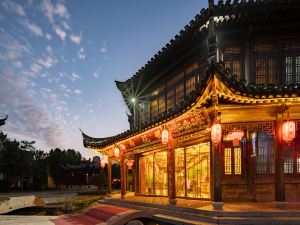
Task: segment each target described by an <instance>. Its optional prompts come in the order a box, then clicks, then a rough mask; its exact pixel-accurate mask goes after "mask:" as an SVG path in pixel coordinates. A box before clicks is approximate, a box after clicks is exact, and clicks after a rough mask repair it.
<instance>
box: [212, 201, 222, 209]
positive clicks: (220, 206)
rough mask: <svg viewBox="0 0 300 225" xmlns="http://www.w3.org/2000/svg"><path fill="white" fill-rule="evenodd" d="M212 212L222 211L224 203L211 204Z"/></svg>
mask: <svg viewBox="0 0 300 225" xmlns="http://www.w3.org/2000/svg"><path fill="white" fill-rule="evenodd" d="M211 205H212V207H213V209H214V210H223V206H224V202H211Z"/></svg>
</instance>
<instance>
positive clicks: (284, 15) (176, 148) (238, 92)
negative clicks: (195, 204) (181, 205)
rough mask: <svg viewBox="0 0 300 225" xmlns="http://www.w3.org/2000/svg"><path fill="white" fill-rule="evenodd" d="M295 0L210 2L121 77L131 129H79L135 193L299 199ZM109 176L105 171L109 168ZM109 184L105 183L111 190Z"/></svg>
mask: <svg viewBox="0 0 300 225" xmlns="http://www.w3.org/2000/svg"><path fill="white" fill-rule="evenodd" d="M299 12H300V1H298V0H287V1H278V0H268V1H266V0H264V1H262V0H256V1H254V0H248V1H246V0H241V1H238V0H234V1H233V2H232V1H230V0H227V1H226V2H225V1H222V0H219V1H218V4H217V5H214V3H213V1H209V8H208V9H202V10H201V11H200V13H199V14H198V15H196V17H195V19H194V20H192V21H191V22H190V23H189V24H188V25H187V26H185V28H184V29H183V30H181V31H180V32H179V34H178V35H176V36H175V37H174V39H172V40H171V41H170V42H169V43H167V44H166V46H165V47H163V48H162V49H161V51H159V52H158V53H157V54H155V55H154V57H153V58H151V59H150V60H149V61H148V62H147V63H146V65H145V66H144V67H142V68H141V69H140V70H139V71H138V72H137V73H136V74H134V75H133V76H132V77H131V78H129V79H128V80H126V81H124V82H120V81H116V85H117V87H118V89H119V90H120V92H121V94H122V96H123V97H124V101H125V102H126V104H127V106H128V108H129V110H130V113H131V115H129V121H130V124H131V126H130V130H128V131H125V132H123V133H121V134H118V135H115V136H112V137H107V138H93V137H89V136H87V135H86V134H84V133H83V143H84V146H85V147H87V148H90V149H93V150H95V151H97V152H100V153H102V154H105V155H107V156H108V157H109V161H108V174H111V173H110V167H111V161H112V160H117V161H119V163H120V165H121V183H122V191H121V195H122V197H125V194H126V190H128V184H127V181H126V180H127V177H128V168H127V166H126V165H127V164H128V162H130V163H132V162H133V168H132V174H133V183H134V184H135V185H134V191H135V194H136V195H150V196H168V197H169V199H170V203H176V198H190V199H209V200H211V201H212V202H213V203H215V204H214V206H215V207H219V206H222V202H223V201H225V202H226V201H236V200H239V201H241V200H245V201H246V200H255V201H258V202H260V201H277V202H285V201H300V191H299V190H300V86H299V83H300V13H299ZM109 176H110V175H109ZM109 191H110V190H109Z"/></svg>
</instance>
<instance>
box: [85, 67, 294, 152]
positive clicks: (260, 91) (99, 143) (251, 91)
mask: <svg viewBox="0 0 300 225" xmlns="http://www.w3.org/2000/svg"><path fill="white" fill-rule="evenodd" d="M215 75H217V76H218V78H219V79H220V80H221V81H222V82H223V83H224V84H225V85H226V86H227V87H228V88H230V90H232V91H233V92H234V93H236V94H239V95H241V96H244V97H245V96H246V97H250V98H257V99H259V98H262V97H264V98H269V97H272V98H276V97H282V96H284V97H286V98H287V97H291V96H298V97H299V96H300V85H299V84H291V85H282V86H276V85H272V84H269V85H254V84H248V85H246V81H245V80H238V79H237V77H236V76H235V75H233V74H232V73H231V71H230V70H229V69H225V67H224V64H223V63H222V62H220V63H217V64H210V65H209V66H208V67H207V70H206V75H205V77H204V78H203V80H202V81H201V82H200V83H198V84H196V88H195V90H194V91H192V92H191V93H190V94H189V95H188V96H186V97H185V99H184V101H182V102H180V104H179V105H176V106H175V108H174V110H171V111H168V112H165V113H164V114H161V115H159V116H158V117H154V118H153V119H152V120H148V121H146V122H145V123H144V124H142V125H141V126H140V127H135V128H134V129H132V130H127V131H125V132H123V133H121V134H118V135H115V136H111V137H106V138H93V137H90V136H88V135H86V134H84V133H83V132H82V135H83V144H84V146H85V147H89V148H104V147H106V146H109V145H112V144H114V143H117V142H119V141H122V140H124V139H127V138H129V137H132V136H135V135H137V134H139V133H142V132H144V131H146V130H148V129H151V128H153V127H154V126H156V125H158V124H161V123H164V122H167V121H169V120H172V119H174V118H176V117H178V116H179V115H181V114H182V113H184V112H185V111H186V110H187V109H189V108H190V107H191V106H192V105H193V104H195V103H196V102H197V99H198V97H201V96H202V94H203V92H204V90H205V89H206V87H207V85H208V83H209V81H210V80H211V79H212V78H213V76H215ZM278 95H279V96H278ZM207 104H208V103H207Z"/></svg>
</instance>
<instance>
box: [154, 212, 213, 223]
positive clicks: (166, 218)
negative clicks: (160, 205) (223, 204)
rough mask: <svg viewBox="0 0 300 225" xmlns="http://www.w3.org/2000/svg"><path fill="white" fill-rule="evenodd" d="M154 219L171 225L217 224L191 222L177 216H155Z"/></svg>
mask: <svg viewBox="0 0 300 225" xmlns="http://www.w3.org/2000/svg"><path fill="white" fill-rule="evenodd" d="M153 219H154V220H156V221H158V222H163V223H170V224H174V225H182V224H184V225H214V224H215V223H207V222H202V221H195V220H189V219H184V218H178V217H175V216H168V215H164V214H155V215H154V216H153Z"/></svg>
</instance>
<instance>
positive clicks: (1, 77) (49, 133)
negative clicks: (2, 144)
mask: <svg viewBox="0 0 300 225" xmlns="http://www.w3.org/2000/svg"><path fill="white" fill-rule="evenodd" d="M30 83H31V82H30V81H29V80H28V79H27V78H26V77H20V76H18V77H13V75H12V74H10V72H7V71H0V102H2V103H4V104H5V105H6V107H5V108H4V110H5V111H4V113H7V114H9V117H10V118H11V119H10V120H9V122H8V123H7V126H6V129H7V130H8V131H9V132H11V133H13V134H17V135H22V136H23V137H30V138H34V139H36V140H37V141H41V142H43V143H44V144H45V145H46V146H48V147H65V146H66V138H65V137H64V134H63V129H62V127H61V126H60V125H58V124H56V123H54V122H53V121H54V120H53V116H52V114H51V112H50V111H49V108H48V106H47V105H46V104H45V103H41V102H37V101H36V100H34V98H33V95H32V94H31V92H29V91H28V89H29V88H30V87H29V84H30Z"/></svg>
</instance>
